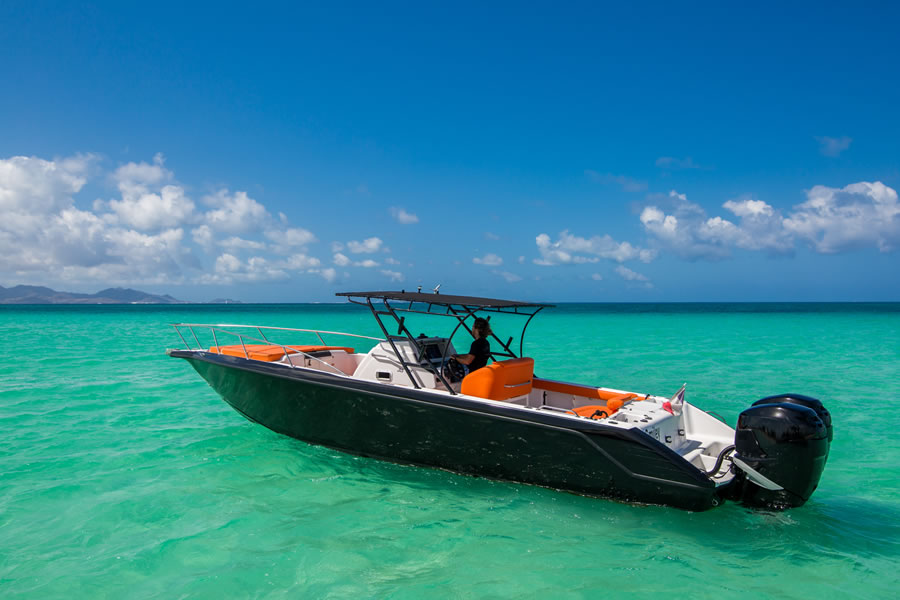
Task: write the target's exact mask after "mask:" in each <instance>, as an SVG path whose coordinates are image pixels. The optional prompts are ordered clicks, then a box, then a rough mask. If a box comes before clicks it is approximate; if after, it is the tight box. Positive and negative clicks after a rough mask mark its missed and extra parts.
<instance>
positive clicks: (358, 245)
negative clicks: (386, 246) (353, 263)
mask: <svg viewBox="0 0 900 600" xmlns="http://www.w3.org/2000/svg"><path fill="white" fill-rule="evenodd" d="M382 243H383V242H382V241H381V239H380V238H377V237H370V238H366V239H364V240H363V241H361V242H356V241H353V242H347V249H348V250H349V251H350V252H352V253H353V254H373V253H375V252H378V250H379V249H380V248H381V244H382Z"/></svg>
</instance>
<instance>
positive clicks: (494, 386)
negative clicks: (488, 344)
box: [460, 357, 534, 400]
mask: <svg viewBox="0 0 900 600" xmlns="http://www.w3.org/2000/svg"><path fill="white" fill-rule="evenodd" d="M532 377H534V359H533V358H525V357H523V358H511V359H509V360H501V361H498V362H495V363H491V364H489V365H487V366H486V367H482V368H480V369H478V370H476V371H472V372H471V373H469V374H468V375H466V376H465V378H464V379H463V380H462V386H461V387H460V392H462V393H463V394H466V395H468V396H476V397H478V398H487V399H488V400H509V399H510V398H515V397H516V396H525V395H527V394H529V393H531V379H532Z"/></svg>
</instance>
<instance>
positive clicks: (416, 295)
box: [335, 291, 553, 309]
mask: <svg viewBox="0 0 900 600" xmlns="http://www.w3.org/2000/svg"><path fill="white" fill-rule="evenodd" d="M335 296H347V297H349V298H366V299H368V300H396V301H398V302H415V303H423V304H433V305H438V306H451V305H458V306H466V307H468V308H470V309H472V308H474V309H481V308H495V309H504V308H511V309H516V308H548V307H552V306H553V305H552V304H541V303H538V302H519V301H517V300H494V299H492V298H478V297H475V296H450V295H446V294H426V293H423V292H407V291H400V292H340V293H337V294H335Z"/></svg>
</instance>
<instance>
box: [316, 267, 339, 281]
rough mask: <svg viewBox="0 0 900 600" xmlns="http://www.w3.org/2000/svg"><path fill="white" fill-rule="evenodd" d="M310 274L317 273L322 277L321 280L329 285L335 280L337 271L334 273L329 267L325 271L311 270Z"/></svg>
mask: <svg viewBox="0 0 900 600" xmlns="http://www.w3.org/2000/svg"><path fill="white" fill-rule="evenodd" d="M310 273H318V274H319V275H321V276H322V278H323V279H325V281H327V282H329V283H330V282H332V281H334V280H335V279H336V278H337V271H335V270H334V269H332V268H331V267H328V268H327V269H321V270H318V271H317V270H315V269H313V270H310Z"/></svg>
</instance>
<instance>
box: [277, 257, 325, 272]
mask: <svg viewBox="0 0 900 600" xmlns="http://www.w3.org/2000/svg"><path fill="white" fill-rule="evenodd" d="M283 264H284V268H286V269H290V270H292V271H305V270H307V269H314V268H316V267H318V266H319V265H321V264H322V262H321V261H320V260H319V259H318V258H316V257H314V256H307V255H306V254H303V253H298V254H291V255H290V256H289V257H287V259H286V260H285V261H284V263H283Z"/></svg>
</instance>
